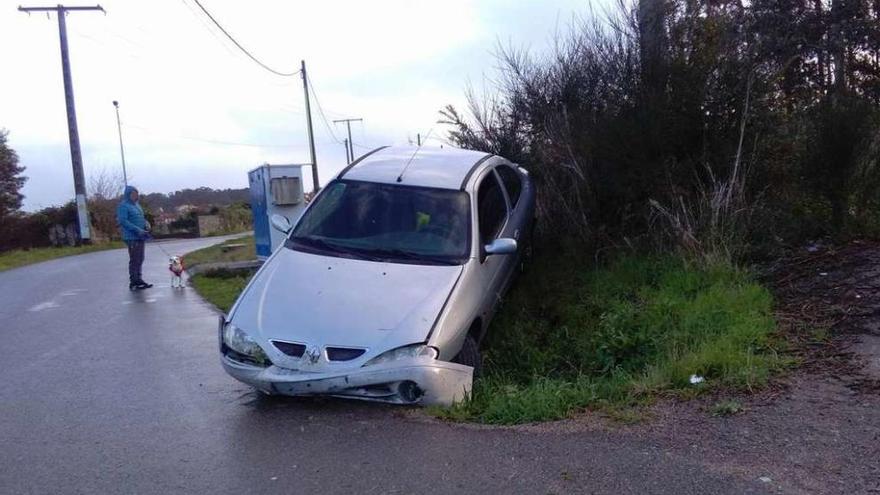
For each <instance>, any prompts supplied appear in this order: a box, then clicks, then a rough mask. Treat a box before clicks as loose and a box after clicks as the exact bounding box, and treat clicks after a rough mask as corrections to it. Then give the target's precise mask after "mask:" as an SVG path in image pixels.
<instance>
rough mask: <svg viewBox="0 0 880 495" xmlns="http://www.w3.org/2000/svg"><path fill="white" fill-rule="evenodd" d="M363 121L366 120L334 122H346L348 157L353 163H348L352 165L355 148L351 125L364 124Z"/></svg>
mask: <svg viewBox="0 0 880 495" xmlns="http://www.w3.org/2000/svg"><path fill="white" fill-rule="evenodd" d="M363 121H364V119H339V120H334V121H333V123H334V124H338V123H340V122H345V125H346V127H348V155H349V156H350V157H351V161H349V162H348V163H351V162H353V161H354V146H353V143H352V141H351V123H352V122H363Z"/></svg>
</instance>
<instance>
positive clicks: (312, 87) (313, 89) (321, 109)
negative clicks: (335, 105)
mask: <svg viewBox="0 0 880 495" xmlns="http://www.w3.org/2000/svg"><path fill="white" fill-rule="evenodd" d="M306 77H308V74H306ZM309 86H310V87H311V90H312V96H314V97H315V103H316V104H317V105H318V113H319V114H320V115H321V120H322V121H323V122H324V128H326V129H327V132H328V133H329V134H330V137H331V138H333V140H334V141H336V142H337V143H339V144H345V143H343V142H342V141H340V140H339V138H337V137H336V134H335V133H334V132H333V129H331V128H330V123H329V122H328V121H327V116H326V115H324V109H323V108H322V107H321V100H319V99H318V93H317V92H316V91H315V84H314V83H313V82H312V80H311V79H309Z"/></svg>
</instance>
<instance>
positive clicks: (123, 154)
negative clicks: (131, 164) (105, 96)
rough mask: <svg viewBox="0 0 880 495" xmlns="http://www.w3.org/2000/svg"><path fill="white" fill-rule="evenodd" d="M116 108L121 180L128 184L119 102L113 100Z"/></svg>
mask: <svg viewBox="0 0 880 495" xmlns="http://www.w3.org/2000/svg"><path fill="white" fill-rule="evenodd" d="M113 106H114V107H115V108H116V128H117V129H119V154H120V155H121V156H122V181H123V182H124V183H125V185H126V186H128V174H127V173H126V172H125V150H124V149H123V148H122V122H121V121H120V120H119V102H118V101H116V100H113Z"/></svg>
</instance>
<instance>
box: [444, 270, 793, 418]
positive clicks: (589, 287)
mask: <svg viewBox="0 0 880 495" xmlns="http://www.w3.org/2000/svg"><path fill="white" fill-rule="evenodd" d="M577 259H578V258H576V257H574V258H563V259H552V260H551V259H547V258H546V257H545V258H544V259H539V260H537V262H538V263H537V264H536V265H535V266H534V267H533V268H532V270H531V271H530V272H529V273H528V274H527V275H526V276H524V277H523V278H521V279H520V280H519V282H518V283H517V286H516V287H514V289H513V290H512V291H511V293H510V295H509V296H508V301H507V303H506V304H505V307H504V308H503V309H502V310H501V311H500V312H499V314H498V316H497V317H496V319H495V321H494V322H493V324H492V328H491V329H490V331H489V336H488V340H487V342H486V345H485V350H484V354H485V377H484V378H483V379H481V380H479V381H477V382H476V383H475V384H474V389H473V393H472V395H471V397H470V399H469V400H467V401H465V402H463V403H460V404H457V405H455V406H453V407H451V408H447V409H443V410H436V409H435V410H434V411H435V413H436V414H438V415H439V416H441V417H444V418H448V419H451V420H472V421H480V422H485V423H499V424H513V423H523V422H531V421H546V420H553V419H560V418H565V417H567V416H569V415H570V414H571V413H573V412H575V411H578V410H582V409H584V408H591V409H609V408H610V409H613V410H626V408H628V407H630V406H632V405H636V404H639V403H642V402H644V401H647V400H650V399H651V398H653V397H656V396H658V395H661V394H678V395H680V396H683V397H684V396H692V395H697V394H699V393H703V392H704V391H706V390H710V389H713V388H719V387H723V388H725V389H753V388H756V387H761V386H762V385H764V384H765V383H766V382H767V379H768V378H769V376H770V374H771V372H772V371H773V370H775V369H777V368H778V367H780V366H781V364H782V363H781V361H780V359H779V358H778V357H777V355H776V352H775V349H774V345H775V344H774V342H773V339H772V334H773V332H774V330H775V322H774V319H773V317H772V314H771V309H772V299H771V296H770V294H769V292H768V291H767V290H766V289H765V288H763V287H761V286H760V285H758V284H757V283H755V282H754V281H753V280H752V279H751V278H750V277H749V276H748V274H746V273H745V272H743V271H741V270H738V269H736V268H733V267H731V266H729V265H724V264H719V265H712V266H699V267H698V266H693V265H690V264H687V263H685V262H684V261H681V260H679V259H674V258H651V257H628V258H624V259H621V260H618V261H617V262H615V263H612V264H611V265H610V266H608V267H607V268H602V269H592V268H590V267H587V266H584V265H583V264H582V263H578V261H577ZM693 374H697V375H701V376H703V377H705V379H706V382H705V383H704V384H701V385H699V386H694V385H692V384H690V382H689V378H690V376H691V375H693Z"/></svg>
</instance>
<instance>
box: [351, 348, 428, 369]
mask: <svg viewBox="0 0 880 495" xmlns="http://www.w3.org/2000/svg"><path fill="white" fill-rule="evenodd" d="M422 356H428V357H430V358H431V359H437V348H435V347H429V346H426V345H424V344H415V345H408V346H404V347H398V348H397V349H391V350H390V351H387V352H383V353H382V354H379V355H378V356H376V357H374V358H373V359H370V360H369V361H367V362H366V363H364V366H372V365H374V364H382V363H387V362H390V361H396V360H398V359H404V358H417V357H422Z"/></svg>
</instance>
